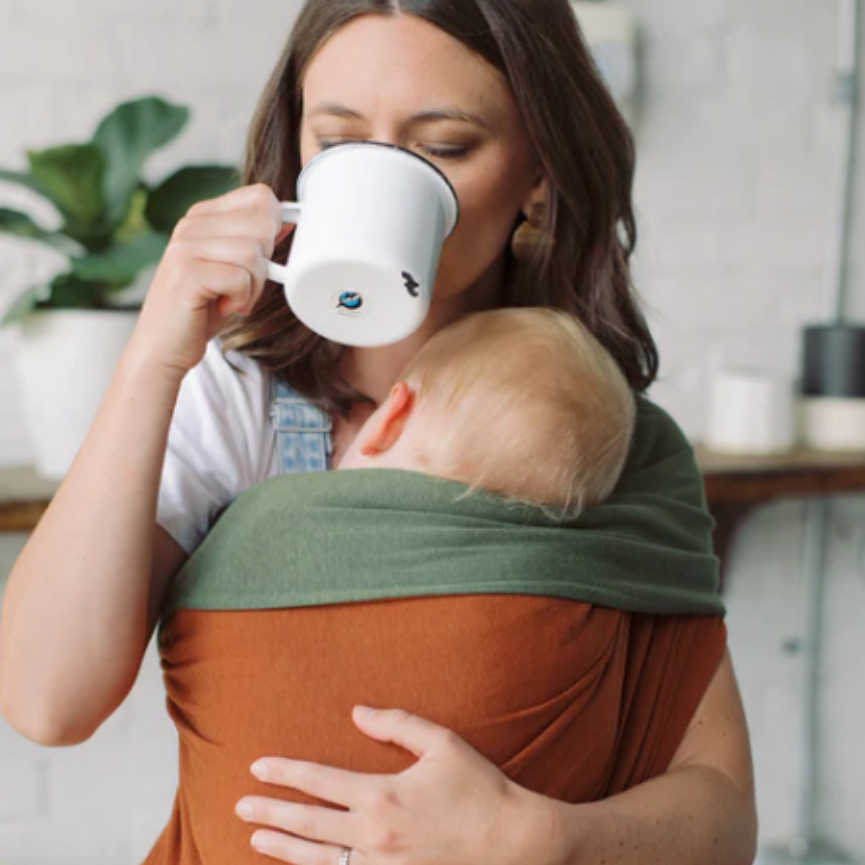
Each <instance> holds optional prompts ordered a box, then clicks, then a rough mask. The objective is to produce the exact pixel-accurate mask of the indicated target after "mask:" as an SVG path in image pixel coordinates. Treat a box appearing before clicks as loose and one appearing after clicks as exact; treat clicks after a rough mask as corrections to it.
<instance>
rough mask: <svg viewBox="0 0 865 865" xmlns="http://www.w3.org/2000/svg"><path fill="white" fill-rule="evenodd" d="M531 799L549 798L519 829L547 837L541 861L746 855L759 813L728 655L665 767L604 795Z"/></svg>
mask: <svg viewBox="0 0 865 865" xmlns="http://www.w3.org/2000/svg"><path fill="white" fill-rule="evenodd" d="M538 804H545V806H546V807H542V808H538V809H531V808H525V809H524V812H525V813H527V814H531V813H532V811H533V810H534V814H535V815H537V819H536V821H535V823H534V827H533V828H526V829H525V830H524V833H525V834H524V837H529V836H531V838H532V840H533V841H534V842H535V843H537V841H538V840H539V839H541V838H543V837H544V836H546V838H547V844H546V848H545V849H544V853H543V855H542V857H541V858H542V861H543V862H544V865H600V863H606V865H656V863H659V862H660V863H663V865H749V863H751V862H753V861H754V857H755V855H756V845H757V817H756V805H755V796H754V775H753V767H752V762H751V748H750V744H749V739H748V728H747V724H746V722H745V713H744V710H743V708H742V700H741V697H740V694H739V688H738V685H737V683H736V677H735V674H734V672H733V665H732V662H731V660H730V656H729V654H725V656H724V658H723V660H722V661H721V664H720V665H719V667H718V671H717V672H716V674H715V676H714V678H713V679H712V682H711V683H710V685H709V688H708V690H707V691H706V694H705V695H704V697H703V699H702V701H701V702H700V705H699V707H698V708H697V711H696V712H695V714H694V717H693V718H692V720H691V723H690V725H689V727H688V729H687V731H686V733H685V736H684V739H683V740H682V743H681V745H680V746H679V749H678V751H677V752H676V754H675V756H674V757H673V761H672V763H671V765H670V767H669V769H668V770H667V772H666V773H665V774H664V775H661V776H659V777H657V778H654V779H652V780H651V781H647V782H646V783H644V784H641V785H639V786H637V787H634V788H632V789H630V790H627V791H625V792H624V793H620V794H618V795H616V796H612V797H611V798H609V799H605V800H603V801H601V802H595V803H590V804H584V805H569V804H566V803H562V802H554V801H552V800H546V802H545V803H538ZM549 839H552V841H550V840H549ZM534 849H535V850H536V851H537V850H538V849H539V848H537V847H535V848H534Z"/></svg>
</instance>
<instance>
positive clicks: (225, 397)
mask: <svg viewBox="0 0 865 865" xmlns="http://www.w3.org/2000/svg"><path fill="white" fill-rule="evenodd" d="M274 450H275V446H274V431H273V426H272V424H271V422H270V376H269V374H268V373H267V372H266V370H264V369H263V368H262V367H261V365H260V364H259V363H257V362H256V361H255V360H254V359H252V358H249V357H246V356H244V355H242V354H239V353H238V352H233V351H227V352H226V351H224V350H223V346H222V344H221V343H220V342H219V340H218V339H217V340H213V341H211V342H210V344H209V345H208V347H207V350H206V352H205V355H204V357H203V358H202V360H201V362H200V363H199V364H198V365H197V366H196V367H194V368H193V369H192V370H190V372H189V373H188V374H187V375H186V377H185V378H184V380H183V384H182V385H181V388H180V394H179V396H178V399H177V404H176V406H175V410H174V417H173V419H172V423H171V429H170V430H169V435H168V445H167V449H166V455H165V462H164V466H163V472H162V483H161V485H160V492H159V507H158V519H159V522H160V524H161V525H162V526H163V528H165V529H166V530H168V531H169V533H170V534H172V536H173V537H174V538H175V539H176V540H178V542H179V543H180V544H181V546H183V547H184V549H186V550H187V551H190V550H191V549H192V548H193V547H194V546H195V545H197V543H198V542H200V540H201V538H202V537H203V535H204V534H205V532H206V531H207V528H208V527H209V525H210V524H211V523H212V521H213V519H214V518H215V516H216V514H218V513H219V512H220V510H221V509H222V508H223V507H225V505H227V504H228V503H229V502H231V501H232V500H233V499H234V498H236V497H237V496H238V495H240V493H242V492H243V491H244V490H247V489H249V488H250V487H252V486H254V485H255V484H257V483H259V482H261V481H262V480H264V479H266V478H267V477H269V476H270V475H271V474H272V471H273V457H274Z"/></svg>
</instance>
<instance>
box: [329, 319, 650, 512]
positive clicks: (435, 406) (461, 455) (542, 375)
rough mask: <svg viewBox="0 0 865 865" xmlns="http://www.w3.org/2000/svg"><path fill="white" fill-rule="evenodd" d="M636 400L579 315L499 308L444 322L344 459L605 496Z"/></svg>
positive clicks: (554, 496) (515, 488) (558, 503)
mask: <svg viewBox="0 0 865 865" xmlns="http://www.w3.org/2000/svg"><path fill="white" fill-rule="evenodd" d="M634 414H635V400H634V395H633V393H632V391H631V388H630V387H629V386H628V383H627V382H626V380H625V378H624V376H623V375H622V373H621V371H620V370H619V368H618V366H617V364H616V363H615V361H614V360H613V359H612V357H611V356H610V355H609V354H608V353H607V352H606V351H605V350H604V349H603V348H602V347H601V345H600V343H598V341H597V340H596V339H595V338H594V337H593V336H592V335H591V334H590V333H589V332H588V330H587V329H586V328H585V327H584V326H583V325H582V324H580V323H579V322H578V321H577V320H576V319H574V318H573V317H572V316H569V315H567V314H565V313H563V312H558V311H554V310H550V309H540V308H535V309H500V310H495V311H492V312H484V313H479V314H476V315H472V316H469V317H468V318H465V319H462V320H460V321H458V322H457V323H456V324H453V325H450V326H449V327H447V328H445V329H444V330H442V331H440V332H439V333H438V334H436V336H435V337H433V338H432V339H431V340H430V341H429V342H428V343H427V344H426V345H425V346H424V347H423V348H422V349H421V350H420V352H418V354H417V355H416V356H415V357H414V358H413V359H412V360H411V361H410V362H409V364H408V366H406V368H405V369H404V370H403V371H402V373H401V375H400V381H399V383H398V384H397V385H396V386H395V387H394V388H393V390H392V391H391V393H390V396H389V397H388V399H387V401H386V402H385V403H383V404H382V405H381V406H380V407H379V408H378V410H377V411H376V412H375V414H373V416H372V417H371V418H370V419H369V421H367V423H366V424H365V425H364V427H363V429H362V430H361V432H360V433H359V434H358V436H357V439H356V441H355V443H354V444H353V445H352V448H351V449H350V450H349V451H348V452H347V454H346V456H345V458H344V460H343V463H342V465H341V466H340V467H341V468H401V469H408V470H411V471H418V472H424V473H426V474H431V475H437V476H438V477H443V478H448V479H450V480H454V481H459V482H461V483H464V484H467V485H468V486H470V487H473V488H478V489H483V490H488V491H489V492H493V493H497V494H499V495H503V496H506V497H508V498H512V499H516V500H519V501H524V502H530V503H533V504H539V505H547V506H551V507H555V508H564V509H566V510H569V511H570V510H577V509H580V508H583V507H586V506H588V505H591V504H595V503H597V502H599V501H601V500H603V499H604V498H606V497H607V496H608V495H609V494H610V492H612V490H613V487H614V486H615V484H616V481H617V480H618V477H619V475H620V473H621V471H622V467H623V465H624V462H625V459H626V457H627V454H628V450H629V448H630V442H631V435H632V431H633V426H634Z"/></svg>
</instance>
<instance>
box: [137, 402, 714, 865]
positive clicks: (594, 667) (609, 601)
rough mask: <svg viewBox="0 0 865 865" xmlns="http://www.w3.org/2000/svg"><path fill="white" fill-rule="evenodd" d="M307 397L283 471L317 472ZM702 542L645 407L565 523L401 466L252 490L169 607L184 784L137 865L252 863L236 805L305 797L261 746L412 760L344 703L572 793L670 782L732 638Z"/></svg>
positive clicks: (695, 490) (170, 681) (676, 452)
mask: <svg viewBox="0 0 865 865" xmlns="http://www.w3.org/2000/svg"><path fill="white" fill-rule="evenodd" d="M283 398H285V399H294V398H295V397H292V396H291V395H289V396H285V395H284V392H283ZM285 406H286V403H284V404H283V408H285ZM304 406H305V404H301V403H300V402H298V404H297V405H295V406H294V407H293V408H292V409H291V411H293V412H295V414H296V416H295V417H294V418H293V420H292V423H293V425H294V427H295V430H293V431H291V432H290V433H289V434H288V437H289V438H290V441H287V440H286V439H283V440H282V441H281V442H280V445H279V446H280V454H281V459H282V464H283V467H284V468H285V469H291V468H293V467H296V466H297V465H298V464H300V465H302V466H305V467H309V466H310V465H311V464H314V463H316V461H319V467H322V468H323V467H326V461H325V463H324V465H322V464H321V462H320V461H321V460H322V456H323V455H324V458H325V460H326V447H327V438H326V437H327V429H328V428H327V424H326V419H323V418H319V419H318V420H316V418H315V417H314V416H311V415H310V414H309V413H308V411H313V412H314V410H313V409H312V408H311V407H310V406H305V407H304ZM282 415H284V412H282V414H281V410H280V409H279V408H277V410H276V412H275V417H276V420H277V423H278V426H279V419H280V417H281V416H282ZM298 426H300V427H302V428H303V429H304V432H303V433H298V432H297V431H296V427H298ZM312 427H315V429H314V430H313V429H311V428H312ZM304 435H305V436H306V438H303V436H304ZM286 454H287V455H288V457H287V456H286ZM710 536H711V522H710V518H709V516H708V515H707V514H706V511H705V509H704V506H703V493H702V486H701V480H700V476H699V473H698V472H697V470H696V467H695V466H694V463H693V456H692V453H691V449H690V447H689V446H688V445H687V443H686V442H685V441H684V440H683V439H682V436H681V433H680V432H679V431H678V430H677V428H676V427H675V425H674V424H673V423H672V421H671V420H670V419H669V418H668V417H667V416H666V415H665V414H664V413H663V412H662V411H660V409H658V408H656V407H655V406H653V405H652V404H651V403H648V402H646V401H642V400H641V401H640V405H639V415H638V424H637V430H636V436H635V440H634V445H633V448H632V452H631V455H630V458H629V461H628V466H627V468H626V471H625V473H624V475H623V477H622V480H621V482H620V484H619V486H618V488H617V491H616V492H615V494H614V495H613V496H612V497H611V498H610V499H609V500H608V501H607V502H605V503H603V504H602V505H599V506H596V507H593V508H591V509H589V510H587V511H585V512H584V513H583V514H581V515H579V516H577V517H573V518H570V519H567V520H565V521H560V520H556V519H554V518H553V517H552V516H551V515H548V514H545V513H544V511H543V510H542V509H539V508H534V507H530V506H525V505H515V504H513V503H509V502H507V501H505V500H504V499H501V498H499V497H497V496H491V495H488V494H484V493H479V492H469V491H468V489H467V488H466V487H465V486H463V485H461V484H458V483H454V482H450V481H442V480H440V479H436V478H431V477H428V476H425V475H420V474H415V473H413V472H403V471H393V470H373V469H370V470H361V471H343V472H313V473H305V474H292V475H284V476H280V477H277V478H274V479H272V480H269V481H267V482H265V483H263V484H261V485H259V486H257V487H255V488H253V489H252V490H250V491H248V492H246V493H244V494H243V495H242V496H240V497H239V498H238V499H237V500H236V501H235V502H234V503H233V504H232V505H231V507H230V508H228V510H227V511H226V512H225V514H224V515H223V516H222V517H221V519H220V520H219V521H218V522H217V524H216V525H215V527H214V528H213V529H212V530H211V532H210V534H209V535H208V536H207V538H206V539H205V541H204V542H203V544H202V545H201V547H200V548H199V550H197V551H196V553H195V554H194V555H193V556H192V557H191V558H190V560H189V561H188V563H187V565H186V567H185V568H184V569H183V570H182V571H181V573H180V574H179V575H178V576H177V578H176V579H175V580H174V582H173V583H172V586H171V587H170V590H169V595H168V597H167V599H166V607H165V613H164V617H163V621H162V624H161V626H160V632H159V649H160V653H161V656H162V660H163V668H164V671H165V682H166V688H167V691H168V710H169V713H170V715H171V717H172V719H173V720H174V722H175V724H176V725H177V728H178V732H179V734H180V785H179V789H178V793H177V797H176V800H175V805H174V809H173V812H172V815H171V818H170V821H169V825H168V826H167V827H166V830H165V832H164V833H163V835H162V836H161V838H160V840H159V842H158V843H157V846H156V848H155V849H154V850H153V852H152V853H151V855H150V856H149V857H148V859H147V860H146V861H147V863H148V865H155V863H165V865H169V863H170V865H194V863H196V865H197V863H206V865H221V863H225V862H231V863H243V862H249V863H253V862H259V861H260V855H259V854H257V853H256V852H255V851H254V850H253V849H252V848H251V847H250V844H249V838H250V835H251V828H250V827H249V826H247V825H245V824H244V823H243V822H242V821H241V820H240V819H239V818H238V817H236V816H235V814H234V806H235V804H236V802H237V801H238V800H239V799H240V798H241V797H242V796H243V795H246V794H259V795H267V796H273V797H278V798H283V799H289V800H295V801H309V800H308V799H307V798H306V797H304V796H303V795H302V794H299V793H296V792H295V791H292V790H286V789H283V788H279V787H268V786H266V785H264V784H261V783H260V782H258V781H257V780H256V779H255V778H254V777H253V776H252V775H251V774H250V773H249V766H250V765H251V764H252V763H253V762H254V761H255V760H256V759H258V758H259V757H263V756H287V757H293V758H298V759H304V760H312V761H315V762H321V763H325V764H328V765H333V766H339V767H342V768H347V769H352V770H357V771H365V772H388V773H390V772H398V771H401V770H402V769H404V768H406V767H407V766H409V765H411V763H412V762H413V760H414V758H413V757H412V756H411V755H410V754H408V753H406V752H405V751H403V750H402V749H400V748H398V747H396V746H394V745H386V744H382V743H379V742H374V741H372V740H370V739H368V738H366V737H365V736H363V735H362V734H361V733H360V732H359V731H358V730H357V728H355V727H354V725H353V724H352V722H351V719H350V713H351V708H352V706H353V705H354V704H356V703H364V704H368V705H373V706H377V707H380V708H401V709H405V710H407V711H409V712H413V713H416V714H418V715H420V716H422V717H425V718H428V719H430V720H432V721H434V722H436V723H439V724H442V725H444V726H446V727H448V728H450V729H452V730H454V731H455V732H457V733H458V734H459V735H461V736H462V737H463V738H465V739H466V740H467V741H468V742H469V743H470V744H471V745H473V746H474V747H475V748H477V749H478V750H479V751H480V752H481V753H482V754H484V755H485V756H486V757H488V758H489V759H490V760H492V761H493V762H494V763H496V764H497V765H498V766H500V767H501V768H502V770H503V771H504V772H505V773H506V774H507V775H508V776H509V777H511V778H512V779H513V780H514V781H516V782H517V783H519V784H521V785H523V786H525V787H528V788H530V789H533V790H536V791H538V792H541V793H544V794H546V795H549V796H552V797H555V798H558V799H562V800H566V801H570V802H580V801H590V800H594V799H599V798H603V797H606V796H608V795H611V794H613V793H616V792H619V791H621V790H624V789H626V788H628V787H630V786H634V785H635V784H638V783H640V782H642V781H645V780H647V779H649V778H651V777H653V776H655V775H658V774H661V773H663V772H664V771H665V769H666V768H667V766H668V764H669V762H670V760H671V758H672V756H673V754H674V753H675V751H676V748H677V747H678V745H679V744H680V742H681V740H682V736H683V734H684V732H685V729H686V728H687V725H688V722H689V721H690V719H691V717H692V716H693V713H694V711H695V709H696V707H697V705H698V704H699V702H700V700H701V698H702V696H703V694H704V692H705V689H706V687H707V685H708V683H709V682H710V680H711V678H712V676H713V674H714V672H715V670H716V669H717V666H718V663H719V661H720V658H721V655H722V653H723V649H724V646H725V643H726V639H725V636H726V635H725V630H724V625H723V619H722V616H723V606H722V604H721V601H720V599H719V597H718V595H717V567H716V560H715V558H714V556H713V555H712V553H711V549H710V548H709V543H710Z"/></svg>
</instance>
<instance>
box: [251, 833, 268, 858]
mask: <svg viewBox="0 0 865 865" xmlns="http://www.w3.org/2000/svg"><path fill="white" fill-rule="evenodd" d="M252 846H253V847H255V849H256V850H258V852H259V853H267V838H266V837H265V836H264V835H259V834H258V833H256V834H255V835H253V836H252Z"/></svg>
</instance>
